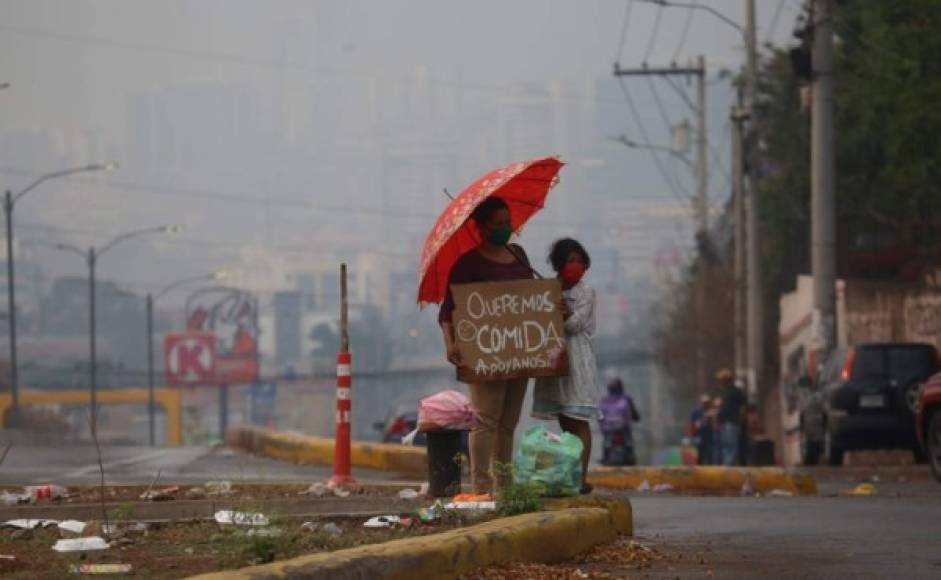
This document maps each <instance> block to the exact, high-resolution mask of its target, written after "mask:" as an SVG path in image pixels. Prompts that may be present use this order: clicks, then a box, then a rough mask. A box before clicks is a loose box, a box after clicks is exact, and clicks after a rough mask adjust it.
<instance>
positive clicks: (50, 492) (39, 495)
mask: <svg viewBox="0 0 941 580" xmlns="http://www.w3.org/2000/svg"><path fill="white" fill-rule="evenodd" d="M24 491H25V492H26V495H28V496H29V497H30V500H31V501H33V502H38V501H40V500H53V499H61V498H63V497H65V496H66V495H68V492H67V490H66V489H65V488H64V487H62V486H61V485H49V484H46V485H30V486H28V487H26V488H24Z"/></svg>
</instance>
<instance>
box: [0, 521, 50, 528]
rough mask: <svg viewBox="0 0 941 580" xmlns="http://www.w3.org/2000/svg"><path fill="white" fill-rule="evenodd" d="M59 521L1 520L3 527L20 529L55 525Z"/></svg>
mask: <svg viewBox="0 0 941 580" xmlns="http://www.w3.org/2000/svg"><path fill="white" fill-rule="evenodd" d="M58 523H59V521H58V520H25V519H18V520H7V521H5V522H3V527H5V528H20V529H22V530H32V529H35V528H47V527H49V526H55V525H57V524H58Z"/></svg>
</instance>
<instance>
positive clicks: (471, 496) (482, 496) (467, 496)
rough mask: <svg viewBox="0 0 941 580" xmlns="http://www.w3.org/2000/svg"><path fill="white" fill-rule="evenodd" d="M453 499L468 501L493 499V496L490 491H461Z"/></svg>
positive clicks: (454, 500)
mask: <svg viewBox="0 0 941 580" xmlns="http://www.w3.org/2000/svg"><path fill="white" fill-rule="evenodd" d="M451 501H453V502H455V503H462V502H466V501H493V496H492V495H490V494H489V493H459V494H457V495H456V496H454V497H453V498H452V499H451Z"/></svg>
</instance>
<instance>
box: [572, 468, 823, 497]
mask: <svg viewBox="0 0 941 580" xmlns="http://www.w3.org/2000/svg"><path fill="white" fill-rule="evenodd" d="M588 481H589V482H591V483H592V485H595V486H597V487H599V488H610V489H637V487H638V486H640V485H641V484H642V483H643V482H644V481H646V482H647V483H648V484H649V485H650V486H651V487H653V486H655V485H658V484H669V485H672V486H673V490H674V491H679V492H685V491H690V492H702V493H718V494H727V493H738V492H739V490H741V489H742V486H743V485H744V484H745V482H746V481H748V482H749V485H751V488H752V489H753V490H754V491H756V492H759V493H769V492H771V491H772V490H776V489H779V490H783V491H787V492H790V493H793V494H795V495H816V494H817V481H816V480H815V479H814V477H813V476H812V475H808V474H802V473H795V472H792V471H788V470H785V469H782V468H780V467H718V466H716V467H712V466H703V467H624V468H600V469H596V470H592V471H590V472H589V473H588Z"/></svg>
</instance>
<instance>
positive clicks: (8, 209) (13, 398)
mask: <svg viewBox="0 0 941 580" xmlns="http://www.w3.org/2000/svg"><path fill="white" fill-rule="evenodd" d="M7 86H9V85H7ZM0 88H6V87H4V86H2V85H0ZM117 167H118V164H117V163H114V162H112V163H108V164H105V165H102V164H97V163H96V164H91V165H83V166H81V167H73V168H71V169H63V170H62V171H53V172H52V173H46V174H45V175H41V176H39V177H38V178H37V179H36V180H35V181H33V182H32V183H30V184H29V185H27V186H26V187H25V188H23V189H22V190H20V191H19V192H17V193H15V194H14V193H13V192H12V191H10V190H9V189H8V190H7V191H6V193H5V194H4V197H3V212H4V214H6V225H7V298H8V308H9V319H10V404H11V415H12V419H13V421H14V422H16V421H17V420H18V418H19V404H20V389H19V377H18V368H17V359H16V295H15V280H14V278H13V276H14V265H13V259H14V258H13V206H14V204H16V202H17V201H19V200H20V199H21V198H22V197H23V196H24V195H26V194H27V193H29V192H31V191H32V190H34V189H36V188H37V187H39V185H40V184H42V183H43V182H45V181H49V180H50V179H58V178H60V177H66V176H69V175H74V174H76V173H89V172H94V171H113V170H115V169H117Z"/></svg>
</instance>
